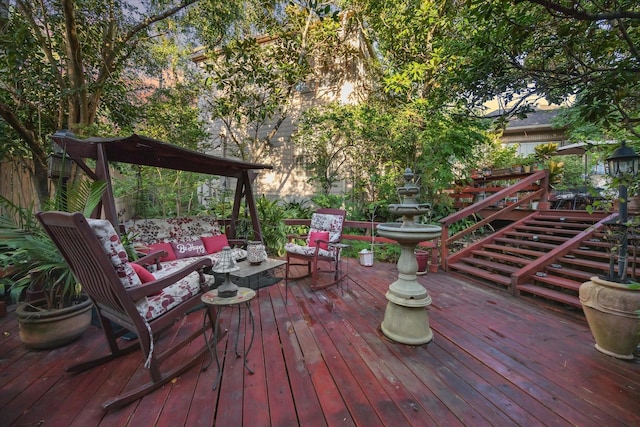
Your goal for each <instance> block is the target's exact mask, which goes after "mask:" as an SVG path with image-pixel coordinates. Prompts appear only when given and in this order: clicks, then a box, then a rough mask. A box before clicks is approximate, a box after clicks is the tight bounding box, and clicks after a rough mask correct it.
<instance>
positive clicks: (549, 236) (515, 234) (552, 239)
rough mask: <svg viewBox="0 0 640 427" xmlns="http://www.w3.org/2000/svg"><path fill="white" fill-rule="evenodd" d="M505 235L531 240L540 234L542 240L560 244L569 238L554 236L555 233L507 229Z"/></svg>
mask: <svg viewBox="0 0 640 427" xmlns="http://www.w3.org/2000/svg"><path fill="white" fill-rule="evenodd" d="M504 235H505V236H511V237H520V238H522V239H526V240H531V238H532V237H533V236H538V238H539V239H540V240H544V241H548V242H556V243H558V244H560V243H564V242H566V241H567V240H569V238H568V237H566V236H554V235H553V234H536V233H525V232H522V231H506V232H505V233H504Z"/></svg>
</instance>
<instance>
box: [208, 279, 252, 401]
mask: <svg viewBox="0 0 640 427" xmlns="http://www.w3.org/2000/svg"><path fill="white" fill-rule="evenodd" d="M255 296H256V291H254V290H253V289H249V288H240V287H239V288H238V293H237V294H236V295H235V296H233V297H228V298H221V297H219V296H218V290H217V289H214V290H212V291H209V292H206V293H204V294H203V295H202V297H201V299H202V302H203V303H205V304H209V305H213V306H214V307H215V311H216V321H215V325H214V326H213V349H212V348H211V343H210V340H209V339H207V328H206V324H207V316H206V315H205V316H204V321H203V333H204V340H205V341H206V343H207V347H208V349H209V354H210V355H211V359H215V361H216V366H217V367H218V374H217V376H216V381H215V383H214V384H213V389H214V390H215V389H216V388H217V387H218V384H220V380H221V379H222V370H221V369H220V360H219V359H218V338H219V337H218V331H219V329H220V327H219V326H220V313H221V312H222V309H223V308H225V307H231V308H233V307H238V328H237V329H236V344H235V353H236V356H237V357H241V354H240V352H238V341H239V339H240V328H241V327H242V315H241V312H242V310H241V308H242V306H243V305H244V306H245V308H246V309H247V311H248V312H249V323H251V340H250V341H249V346H248V347H247V349H246V350H245V351H244V354H243V355H242V356H243V357H244V361H243V363H244V366H245V368H247V371H249V373H251V374H253V370H252V369H251V368H249V365H248V364H247V356H248V354H249V351H250V350H251V347H252V346H253V337H254V335H255V324H254V322H253V311H251V300H252V299H253V298H255ZM244 328H245V335H246V333H247V325H246V324H245V326H244ZM210 364H211V360H210V361H209V363H208V364H207V366H205V367H204V368H202V370H205V369H207V368H208V367H209V365H210Z"/></svg>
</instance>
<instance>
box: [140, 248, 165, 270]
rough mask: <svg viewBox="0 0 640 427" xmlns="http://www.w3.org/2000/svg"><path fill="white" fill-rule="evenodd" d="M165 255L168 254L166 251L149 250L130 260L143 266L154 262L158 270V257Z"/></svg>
mask: <svg viewBox="0 0 640 427" xmlns="http://www.w3.org/2000/svg"><path fill="white" fill-rule="evenodd" d="M166 256H168V254H167V251H163V250H159V251H154V252H150V253H148V254H146V255H145V256H142V257H140V258H138V259H137V260H135V261H131V262H135V263H136V264H140V265H142V266H145V267H146V266H147V265H151V264H155V265H156V267H157V268H158V270H160V259H162V258H164V257H166Z"/></svg>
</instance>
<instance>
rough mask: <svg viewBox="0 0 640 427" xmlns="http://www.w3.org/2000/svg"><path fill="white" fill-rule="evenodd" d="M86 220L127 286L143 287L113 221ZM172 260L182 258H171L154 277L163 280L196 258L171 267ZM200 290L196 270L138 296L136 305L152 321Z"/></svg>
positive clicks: (126, 287) (144, 316) (143, 315)
mask: <svg viewBox="0 0 640 427" xmlns="http://www.w3.org/2000/svg"><path fill="white" fill-rule="evenodd" d="M87 222H88V223H89V225H90V226H91V229H92V230H93V232H94V233H95V235H96V236H97V237H98V240H99V241H100V243H101V244H102V247H103V249H104V251H105V253H106V254H107V255H108V256H109V258H110V259H111V262H112V263H113V266H114V267H115V268H116V270H117V271H118V276H119V277H120V281H121V282H122V285H123V286H124V287H125V289H128V288H131V287H133V286H144V285H143V284H142V281H141V280H140V278H139V277H138V275H137V274H136V272H135V271H134V269H133V267H131V265H130V264H129V262H128V258H127V253H126V251H125V250H124V246H123V245H122V243H121V242H120V238H119V237H118V234H117V233H116V231H115V229H114V228H113V226H112V225H111V222H109V221H107V220H102V219H87ZM173 262H176V263H177V262H180V261H168V262H167V263H166V264H168V267H167V268H163V269H162V270H159V271H157V272H155V273H153V276H154V278H155V279H156V280H157V279H160V278H162V277H164V276H166V275H167V274H169V273H171V271H173V270H175V268H181V267H183V266H185V265H187V264H189V263H191V262H193V259H191V260H190V261H189V260H188V259H184V260H182V263H183V264H182V265H176V266H175V267H174V268H171V267H170V264H171V263H173ZM198 292H200V275H199V274H198V272H193V273H191V274H189V275H187V276H185V277H184V278H182V279H181V280H179V281H178V282H176V283H174V284H173V285H171V286H167V287H166V288H164V289H163V290H162V291H161V292H158V293H157V294H154V295H151V296H148V297H144V298H141V299H139V300H138V301H136V303H135V304H136V308H137V310H138V313H140V315H141V316H142V317H143V318H145V319H146V320H152V319H155V318H156V317H158V316H160V315H161V314H163V313H166V312H167V311H168V310H170V309H172V308H173V307H175V306H177V305H178V304H180V303H181V302H183V301H186V300H187V299H189V298H190V297H192V296H194V295H196V294H197V293H198Z"/></svg>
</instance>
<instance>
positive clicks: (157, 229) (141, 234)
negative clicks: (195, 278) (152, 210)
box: [124, 217, 247, 268]
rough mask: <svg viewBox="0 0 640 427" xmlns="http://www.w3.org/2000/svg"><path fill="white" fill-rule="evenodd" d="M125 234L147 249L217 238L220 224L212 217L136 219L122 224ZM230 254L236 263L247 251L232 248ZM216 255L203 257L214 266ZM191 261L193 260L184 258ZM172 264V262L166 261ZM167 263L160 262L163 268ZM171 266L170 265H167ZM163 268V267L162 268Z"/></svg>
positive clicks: (244, 256)
mask: <svg viewBox="0 0 640 427" xmlns="http://www.w3.org/2000/svg"><path fill="white" fill-rule="evenodd" d="M124 228H125V231H126V232H127V233H131V235H132V236H133V239H134V243H136V244H138V245H141V246H144V247H146V248H147V249H148V248H149V247H151V245H153V244H157V243H174V242H185V241H190V240H200V239H201V238H202V237H211V236H219V235H221V234H222V233H221V232H220V224H218V220H217V219H215V218H214V217H182V218H166V219H158V218H155V219H138V220H128V221H126V222H125V223H124ZM232 254H233V256H234V258H235V259H236V261H238V260H241V259H243V258H246V257H247V251H246V250H245V249H242V248H233V249H232ZM215 255H216V254H209V255H204V256H207V257H208V258H211V260H213V262H214V265H215V262H216V261H217V260H218V258H219V257H217V256H215ZM185 259H187V260H188V261H187V262H191V261H193V258H185ZM167 261H168V262H174V260H167ZM165 264H167V262H162V265H163V266H164V265H165ZM167 265H168V266H171V264H167ZM163 268H164V267H163Z"/></svg>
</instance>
